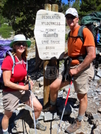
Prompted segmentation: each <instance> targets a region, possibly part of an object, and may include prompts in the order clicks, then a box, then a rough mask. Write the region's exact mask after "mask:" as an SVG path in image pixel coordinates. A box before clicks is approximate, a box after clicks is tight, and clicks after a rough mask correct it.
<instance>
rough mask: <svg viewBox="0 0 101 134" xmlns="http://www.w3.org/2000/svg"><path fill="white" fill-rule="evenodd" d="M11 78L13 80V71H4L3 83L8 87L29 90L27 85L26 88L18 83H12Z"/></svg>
mask: <svg viewBox="0 0 101 134" xmlns="http://www.w3.org/2000/svg"><path fill="white" fill-rule="evenodd" d="M10 78H11V71H8V70H5V71H3V82H4V85H5V86H6V87H9V88H11V89H15V90H28V89H29V85H28V84H26V85H25V86H22V85H18V84H16V83H13V82H11V81H10ZM31 88H32V86H31Z"/></svg>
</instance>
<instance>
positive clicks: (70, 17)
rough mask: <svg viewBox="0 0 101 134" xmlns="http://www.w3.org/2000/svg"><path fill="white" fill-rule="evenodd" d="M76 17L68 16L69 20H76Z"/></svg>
mask: <svg viewBox="0 0 101 134" xmlns="http://www.w3.org/2000/svg"><path fill="white" fill-rule="evenodd" d="M75 18H76V17H75V16H66V19H67V20H69V19H71V20H74V19H75Z"/></svg>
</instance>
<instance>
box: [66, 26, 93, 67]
mask: <svg viewBox="0 0 101 134" xmlns="http://www.w3.org/2000/svg"><path fill="white" fill-rule="evenodd" d="M79 28H80V26H78V27H77V28H76V29H75V30H74V31H71V32H70V36H73V37H76V36H77V35H78V31H79ZM83 37H84V43H83V42H82V41H81V39H80V38H72V37H70V38H69V39H68V56H70V57H76V56H78V55H85V54H86V47H89V46H93V47H95V42H94V37H93V34H92V33H91V32H90V30H89V29H88V28H86V27H85V28H84V29H83ZM72 64H73V65H76V64H79V61H78V60H72Z"/></svg>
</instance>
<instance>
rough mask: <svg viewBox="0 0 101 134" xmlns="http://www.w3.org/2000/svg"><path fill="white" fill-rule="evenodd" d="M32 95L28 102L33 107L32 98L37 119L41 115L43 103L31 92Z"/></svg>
mask: <svg viewBox="0 0 101 134" xmlns="http://www.w3.org/2000/svg"><path fill="white" fill-rule="evenodd" d="M31 97H32V98H31ZM31 97H30V101H27V102H26V104H27V105H29V106H30V107H32V100H33V107H34V113H35V119H37V118H38V117H39V116H40V113H41V111H42V105H41V103H40V102H39V101H38V99H37V98H36V97H35V96H34V95H32V94H31Z"/></svg>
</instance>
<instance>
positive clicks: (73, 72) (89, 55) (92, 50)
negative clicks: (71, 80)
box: [70, 46, 96, 76]
mask: <svg viewBox="0 0 101 134" xmlns="http://www.w3.org/2000/svg"><path fill="white" fill-rule="evenodd" d="M86 50H87V56H86V57H85V59H84V61H83V62H82V63H81V64H80V65H79V66H78V67H77V68H74V69H70V75H71V76H72V75H76V74H78V73H79V72H81V71H83V70H84V69H86V68H87V67H88V66H89V65H90V63H91V62H92V61H93V60H94V59H95V57H96V51H95V47H93V46H90V47H86Z"/></svg>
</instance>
